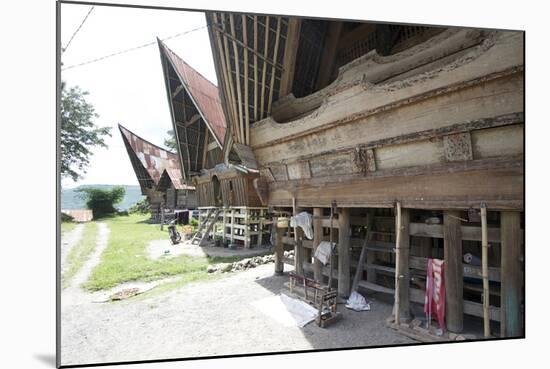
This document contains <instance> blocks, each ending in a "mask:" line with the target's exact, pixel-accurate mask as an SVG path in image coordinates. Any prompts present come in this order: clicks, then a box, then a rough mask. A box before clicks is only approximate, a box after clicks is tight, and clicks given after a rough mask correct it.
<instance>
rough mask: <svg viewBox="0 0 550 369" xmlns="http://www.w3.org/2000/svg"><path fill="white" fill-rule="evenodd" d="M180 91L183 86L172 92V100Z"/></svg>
mask: <svg viewBox="0 0 550 369" xmlns="http://www.w3.org/2000/svg"><path fill="white" fill-rule="evenodd" d="M181 90H183V85H179V86H178V87H176V89H175V90H174V92H172V98H174V97H176V96H177V94H179V93H180V92H181Z"/></svg>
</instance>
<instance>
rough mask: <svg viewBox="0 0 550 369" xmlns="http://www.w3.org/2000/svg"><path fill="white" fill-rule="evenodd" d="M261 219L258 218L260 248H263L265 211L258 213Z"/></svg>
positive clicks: (258, 244)
mask: <svg viewBox="0 0 550 369" xmlns="http://www.w3.org/2000/svg"><path fill="white" fill-rule="evenodd" d="M258 214H259V218H258V243H257V246H258V247H262V238H263V236H264V211H263V209H262V210H259V211H258Z"/></svg>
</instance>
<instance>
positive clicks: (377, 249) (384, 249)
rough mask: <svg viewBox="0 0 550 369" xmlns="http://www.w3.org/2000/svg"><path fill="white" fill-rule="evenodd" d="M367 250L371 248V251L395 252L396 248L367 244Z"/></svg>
mask: <svg viewBox="0 0 550 369" xmlns="http://www.w3.org/2000/svg"><path fill="white" fill-rule="evenodd" d="M367 250H369V251H378V252H389V253H395V250H394V249H388V248H385V247H374V246H367Z"/></svg>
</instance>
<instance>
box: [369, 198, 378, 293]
mask: <svg viewBox="0 0 550 369" xmlns="http://www.w3.org/2000/svg"><path fill="white" fill-rule="evenodd" d="M372 231H374V209H373V208H371V209H369V210H368V211H367V240H368V241H372V240H373V233H372ZM367 263H369V264H376V251H372V250H367ZM367 282H370V283H376V270H375V269H367Z"/></svg>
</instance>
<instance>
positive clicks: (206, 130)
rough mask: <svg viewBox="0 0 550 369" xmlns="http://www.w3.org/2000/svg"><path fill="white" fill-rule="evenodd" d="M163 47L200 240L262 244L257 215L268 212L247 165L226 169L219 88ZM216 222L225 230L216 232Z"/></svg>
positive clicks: (170, 93) (163, 59) (172, 106)
mask: <svg viewBox="0 0 550 369" xmlns="http://www.w3.org/2000/svg"><path fill="white" fill-rule="evenodd" d="M158 44H159V49H160V55H161V63H162V67H163V71H164V78H165V84H166V93H167V97H168V102H169V106H170V112H171V114H172V122H173V128H174V132H175V134H176V140H177V144H178V153H179V156H180V157H179V159H180V164H181V166H180V168H181V171H182V174H183V179H184V181H185V183H187V184H190V185H193V186H194V187H195V188H196V193H197V202H198V205H199V221H200V225H199V232H198V233H197V239H196V240H198V242H199V244H200V243H201V242H202V240H203V239H204V236H206V235H209V234H214V233H215V234H216V235H219V236H220V237H221V238H222V239H223V240H224V241H225V240H226V239H228V240H230V241H231V242H232V243H234V242H235V240H240V241H243V242H244V244H245V245H246V246H249V245H250V242H251V239H252V238H254V241H255V242H256V243H257V244H261V240H262V235H263V231H264V230H265V229H266V227H265V226H264V225H262V224H260V222H259V219H258V218H259V217H258V216H259V215H263V213H264V211H265V210H266V209H265V208H261V202H260V200H259V199H258V196H256V192H255V191H253V190H250V189H251V188H252V186H253V183H252V178H251V177H250V176H249V175H247V173H248V171H247V169H246V168H244V167H242V166H235V165H229V166H228V165H224V164H223V163H224V160H223V153H222V149H223V147H224V146H223V145H224V142H225V139H226V117H225V114H224V111H223V109H222V105H221V102H220V95H219V93H218V87H217V86H216V85H214V84H213V83H212V82H210V81H209V80H208V79H206V78H205V77H203V76H202V75H201V74H200V73H198V72H197V71H196V70H194V69H193V68H192V67H191V66H189V65H188V64H187V63H186V62H185V61H183V60H182V59H181V58H180V57H179V56H177V55H176V54H175V53H174V52H173V51H172V50H170V49H169V48H168V47H167V46H166V45H165V44H164V43H162V42H161V41H160V40H159V41H158ZM232 155H233V156H234V154H232ZM256 172H257V171H256ZM257 176H258V174H257V173H256V177H257ZM257 215H258V216H257ZM217 221H219V222H220V223H221V225H222V227H223V228H222V229H223V230H222V229H220V230H216V229H215V228H214V224H215V223H216V222H217ZM266 232H267V231H266Z"/></svg>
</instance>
